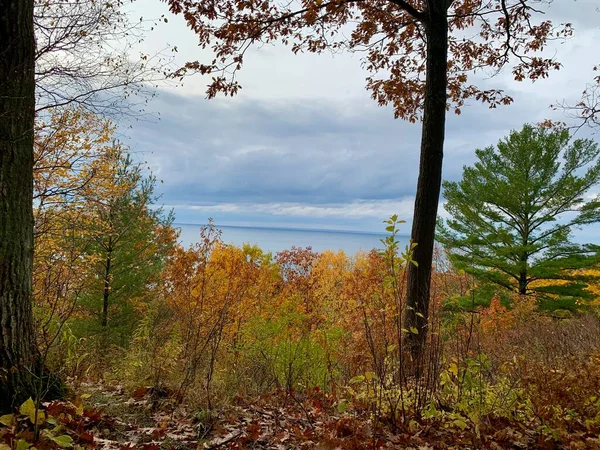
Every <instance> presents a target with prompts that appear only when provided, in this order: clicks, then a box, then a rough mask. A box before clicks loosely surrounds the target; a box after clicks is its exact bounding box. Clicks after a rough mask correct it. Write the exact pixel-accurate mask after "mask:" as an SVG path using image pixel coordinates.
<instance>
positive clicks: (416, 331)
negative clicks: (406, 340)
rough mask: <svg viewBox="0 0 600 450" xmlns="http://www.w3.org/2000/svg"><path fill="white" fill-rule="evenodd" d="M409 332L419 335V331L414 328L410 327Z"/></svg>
mask: <svg viewBox="0 0 600 450" xmlns="http://www.w3.org/2000/svg"><path fill="white" fill-rule="evenodd" d="M410 332H411V333H412V334H419V330H417V329H416V328H415V327H410Z"/></svg>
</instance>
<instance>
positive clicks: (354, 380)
mask: <svg viewBox="0 0 600 450" xmlns="http://www.w3.org/2000/svg"><path fill="white" fill-rule="evenodd" d="M363 381H365V377H364V376H363V375H357V376H355V377H352V378H350V384H356V383H362V382H363Z"/></svg>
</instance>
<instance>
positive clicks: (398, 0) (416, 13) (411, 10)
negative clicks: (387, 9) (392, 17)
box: [389, 0, 427, 22]
mask: <svg viewBox="0 0 600 450" xmlns="http://www.w3.org/2000/svg"><path fill="white" fill-rule="evenodd" d="M389 1H390V2H392V3H393V4H394V5H397V6H399V7H400V8H402V9H403V10H404V11H406V12H407V13H408V14H410V15H411V16H413V17H414V18H415V19H417V20H420V21H421V22H426V21H427V14H425V11H420V10H418V9H417V8H415V7H414V6H412V5H411V4H410V3H408V2H406V1H405V0H389Z"/></svg>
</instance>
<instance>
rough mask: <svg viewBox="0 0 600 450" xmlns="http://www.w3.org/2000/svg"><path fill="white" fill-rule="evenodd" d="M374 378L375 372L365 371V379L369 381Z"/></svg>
mask: <svg viewBox="0 0 600 450" xmlns="http://www.w3.org/2000/svg"><path fill="white" fill-rule="evenodd" d="M373 378H375V372H365V379H366V380H367V381H371V380H372V379H373Z"/></svg>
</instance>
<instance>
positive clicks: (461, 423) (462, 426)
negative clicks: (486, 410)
mask: <svg viewBox="0 0 600 450" xmlns="http://www.w3.org/2000/svg"><path fill="white" fill-rule="evenodd" d="M454 425H456V426H457V427H458V428H460V429H461V430H465V429H467V427H468V426H469V425H467V422H465V421H464V420H463V419H456V420H455V421H454Z"/></svg>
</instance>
